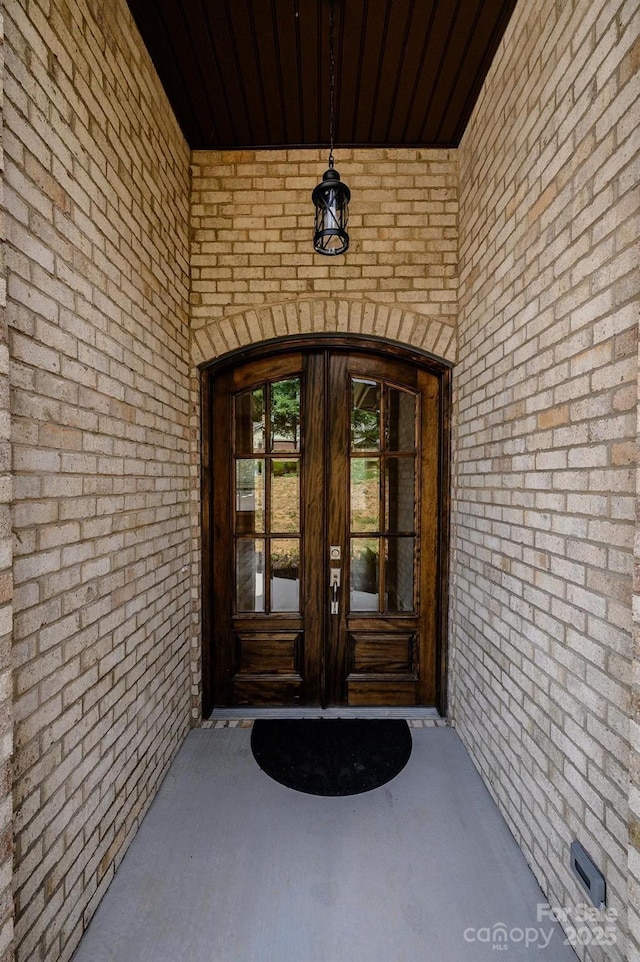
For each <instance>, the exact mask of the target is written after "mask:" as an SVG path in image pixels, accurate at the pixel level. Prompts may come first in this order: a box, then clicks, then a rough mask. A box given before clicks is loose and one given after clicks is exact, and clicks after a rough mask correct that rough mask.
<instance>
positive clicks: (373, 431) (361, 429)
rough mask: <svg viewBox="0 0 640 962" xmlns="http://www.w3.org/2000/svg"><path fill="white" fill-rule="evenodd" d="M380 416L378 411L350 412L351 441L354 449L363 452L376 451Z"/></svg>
mask: <svg viewBox="0 0 640 962" xmlns="http://www.w3.org/2000/svg"><path fill="white" fill-rule="evenodd" d="M379 424H380V415H379V412H378V411H363V410H362V408H355V409H354V410H353V411H352V412H351V439H352V442H353V446H354V448H360V449H363V450H369V451H370V450H371V449H372V448H373V449H377V447H378V444H379V437H380V428H379Z"/></svg>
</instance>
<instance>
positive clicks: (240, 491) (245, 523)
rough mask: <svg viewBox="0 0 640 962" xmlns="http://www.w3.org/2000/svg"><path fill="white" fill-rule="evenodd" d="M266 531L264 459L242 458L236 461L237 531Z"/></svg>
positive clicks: (248, 532) (249, 532) (240, 532)
mask: <svg viewBox="0 0 640 962" xmlns="http://www.w3.org/2000/svg"><path fill="white" fill-rule="evenodd" d="M263 531H264V461H262V460H261V459H257V458H240V459H238V460H237V461H236V532H237V533H238V534H251V533H254V532H255V533H261V532H263Z"/></svg>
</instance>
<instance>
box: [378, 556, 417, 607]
mask: <svg viewBox="0 0 640 962" xmlns="http://www.w3.org/2000/svg"><path fill="white" fill-rule="evenodd" d="M385 567H386V576H385V584H386V595H387V597H386V603H385V609H386V610H387V611H413V538H388V539H387V544H386V558H385Z"/></svg>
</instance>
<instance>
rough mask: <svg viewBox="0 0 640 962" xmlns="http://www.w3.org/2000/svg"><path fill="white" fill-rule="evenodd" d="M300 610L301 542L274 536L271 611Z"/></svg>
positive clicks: (272, 543) (272, 544)
mask: <svg viewBox="0 0 640 962" xmlns="http://www.w3.org/2000/svg"><path fill="white" fill-rule="evenodd" d="M299 610H300V542H299V541H298V539H297V538H278V539H276V538H274V539H273V540H272V542H271V611H299Z"/></svg>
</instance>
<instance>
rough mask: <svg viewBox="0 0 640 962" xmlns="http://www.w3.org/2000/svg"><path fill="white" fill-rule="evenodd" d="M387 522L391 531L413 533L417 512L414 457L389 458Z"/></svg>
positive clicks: (386, 496)
mask: <svg viewBox="0 0 640 962" xmlns="http://www.w3.org/2000/svg"><path fill="white" fill-rule="evenodd" d="M386 469H387V483H386V485H385V515H386V518H385V524H386V527H387V531H390V532H391V533H396V532H397V533H400V532H403V533H404V534H411V533H413V530H414V527H413V526H414V514H415V507H416V505H415V463H414V459H413V458H387V464H386Z"/></svg>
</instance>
